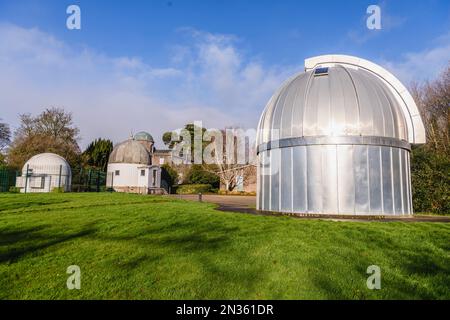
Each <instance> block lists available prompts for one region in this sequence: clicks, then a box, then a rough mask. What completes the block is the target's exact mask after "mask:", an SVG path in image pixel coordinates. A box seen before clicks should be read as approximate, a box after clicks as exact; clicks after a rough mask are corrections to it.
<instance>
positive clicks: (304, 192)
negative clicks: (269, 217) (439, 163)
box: [257, 55, 425, 215]
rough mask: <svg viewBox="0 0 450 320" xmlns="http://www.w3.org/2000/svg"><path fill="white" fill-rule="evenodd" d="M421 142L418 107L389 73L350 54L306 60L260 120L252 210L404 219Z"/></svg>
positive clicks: (421, 130)
mask: <svg viewBox="0 0 450 320" xmlns="http://www.w3.org/2000/svg"><path fill="white" fill-rule="evenodd" d="M421 143H425V129H424V126H423V123H422V120H421V117H420V114H419V111H418V109H417V106H416V104H415V103H414V100H413V98H412V97H411V95H410V94H409V92H408V91H407V89H406V88H405V87H404V86H403V85H402V84H401V83H400V81H399V80H398V79H396V78H395V77H394V76H393V75H392V74H391V73H389V72H388V71H387V70H385V69H383V68H382V67H380V66H378V65H376V64H374V63H372V62H369V61H367V60H364V59H360V58H357V57H351V56H343V55H324V56H318V57H314V58H310V59H307V60H306V61H305V72H302V73H299V74H297V75H295V76H294V77H292V78H291V79H289V80H287V81H286V82H285V83H284V84H283V85H282V86H281V88H280V89H279V90H278V91H277V92H276V93H275V94H274V95H273V96H272V98H271V99H270V100H269V102H268V104H267V106H266V108H265V110H264V112H263V114H262V116H261V118H260V121H259V125H258V136H257V152H258V162H259V165H258V186H257V209H258V210H264V211H276V212H286V213H310V214H339V215H410V214H412V213H413V209H412V201H411V175H410V150H411V144H421Z"/></svg>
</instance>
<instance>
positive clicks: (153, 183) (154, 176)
mask: <svg viewBox="0 0 450 320" xmlns="http://www.w3.org/2000/svg"><path fill="white" fill-rule="evenodd" d="M152 185H153V187H156V170H153V181H152Z"/></svg>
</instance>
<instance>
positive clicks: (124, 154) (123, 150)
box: [108, 139, 151, 165]
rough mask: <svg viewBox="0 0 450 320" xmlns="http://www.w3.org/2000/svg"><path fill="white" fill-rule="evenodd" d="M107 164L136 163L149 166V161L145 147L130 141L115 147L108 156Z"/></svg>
mask: <svg viewBox="0 0 450 320" xmlns="http://www.w3.org/2000/svg"><path fill="white" fill-rule="evenodd" d="M108 162H109V163H137V164H145V165H150V164H151V159H150V155H149V154H148V152H147V150H146V149H145V147H144V146H143V145H142V144H141V143H139V142H138V141H136V140H133V139H130V140H126V141H124V142H122V143H119V144H118V145H116V146H115V147H114V149H113V151H112V152H111V154H110V155H109V161H108Z"/></svg>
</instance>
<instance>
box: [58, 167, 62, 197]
mask: <svg viewBox="0 0 450 320" xmlns="http://www.w3.org/2000/svg"><path fill="white" fill-rule="evenodd" d="M61 173H62V164H60V165H59V179H58V191H61V190H60V189H61Z"/></svg>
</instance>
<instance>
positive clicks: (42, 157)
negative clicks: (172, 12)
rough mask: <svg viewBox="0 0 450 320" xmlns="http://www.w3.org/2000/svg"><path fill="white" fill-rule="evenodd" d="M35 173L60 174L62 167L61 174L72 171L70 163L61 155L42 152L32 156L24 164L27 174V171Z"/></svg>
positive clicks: (23, 169) (24, 171)
mask: <svg viewBox="0 0 450 320" xmlns="http://www.w3.org/2000/svg"><path fill="white" fill-rule="evenodd" d="M27 167H28V170H29V172H32V173H33V174H59V170H60V168H61V174H63V175H70V174H72V171H71V169H70V165H69V163H68V162H67V161H66V160H65V159H64V158H63V157H61V156H59V155H57V154H55V153H50V152H48V153H40V154H37V155H35V156H33V157H31V158H30V159H29V160H28V161H27V162H26V163H25V164H24V166H23V168H22V172H23V173H24V174H25V173H26V171H27Z"/></svg>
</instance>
